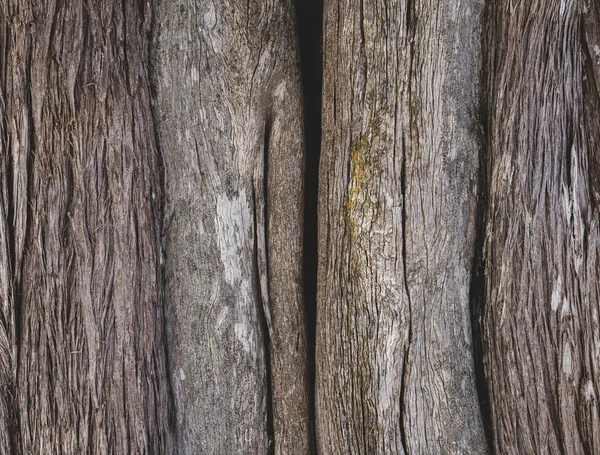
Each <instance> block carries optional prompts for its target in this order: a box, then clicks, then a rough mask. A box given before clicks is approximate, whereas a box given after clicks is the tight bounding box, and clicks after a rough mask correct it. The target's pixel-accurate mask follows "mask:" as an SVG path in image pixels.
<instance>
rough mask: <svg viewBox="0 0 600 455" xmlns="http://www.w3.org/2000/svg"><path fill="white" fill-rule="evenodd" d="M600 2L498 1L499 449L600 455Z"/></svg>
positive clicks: (489, 253) (493, 303)
mask: <svg viewBox="0 0 600 455" xmlns="http://www.w3.org/2000/svg"><path fill="white" fill-rule="evenodd" d="M598 20H599V16H598V5H597V2H589V3H588V2H584V1H573V2H566V1H559V0H552V1H541V0H537V1H531V2H511V1H498V2H493V3H491V5H490V16H489V37H488V52H489V58H488V63H487V71H488V74H489V82H488V84H489V99H488V103H489V106H488V108H489V118H488V122H489V137H488V140H489V148H488V150H487V169H488V173H489V174H488V181H489V189H490V194H489V207H488V214H487V219H488V224H487V231H486V246H485V260H486V280H485V281H486V294H485V295H486V309H485V316H484V341H485V345H484V348H485V360H486V374H487V378H488V385H489V391H490V400H491V418H492V425H493V431H494V446H495V449H496V452H497V453H506V454H517V453H518V454H537V453H564V454H583V453H599V452H600V420H599V408H598V393H599V392H600V389H599V386H600V382H599V379H598V378H599V375H598V372H599V368H600V351H599V350H598V347H599V346H600V330H599V329H600V326H599V309H600V308H599V305H600V287H599V283H598V277H599V276H600V225H599V222H600V216H599V213H598V207H599V206H598V179H599V177H600V174H599V172H600V168H599V167H598V164H599V160H598V156H599V149H598V144H599V141H598V139H599V137H600V122H599V121H598V113H599V110H598V106H599V103H598V74H599V73H598V68H599V66H598V64H599V63H600V60H599V58H600V48H599V47H598V44H599V43H598V41H597V36H598V32H599V29H598V26H599V25H600V23H599V22H598Z"/></svg>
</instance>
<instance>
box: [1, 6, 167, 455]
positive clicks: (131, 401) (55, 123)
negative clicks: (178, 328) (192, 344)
mask: <svg viewBox="0 0 600 455" xmlns="http://www.w3.org/2000/svg"><path fill="white" fill-rule="evenodd" d="M149 32H150V10H149V7H148V4H147V3H146V2H143V1H136V0H127V1H125V0H123V1H115V0H105V1H95V2H91V1H72V2H61V1H52V0H44V1H37V2H29V1H22V0H14V1H13V0H9V1H0V50H1V59H0V61H1V66H0V85H1V93H0V97H1V100H0V109H1V129H0V132H1V140H0V185H1V189H2V199H1V208H0V241H1V242H2V247H1V248H2V250H1V251H2V252H1V253H0V260H1V272H0V299H1V302H2V305H1V307H0V311H1V317H0V367H1V368H2V373H1V375H0V381H1V382H2V383H1V386H2V394H3V397H2V400H1V401H0V407H1V408H2V409H1V410H0V419H1V420H2V428H1V429H0V431H1V433H2V434H1V435H0V444H1V446H0V452H1V453H10V452H13V453H47V454H51V453H168V452H169V450H170V435H169V429H168V428H167V426H166V422H168V419H167V415H166V410H167V409H168V403H167V397H168V393H167V387H166V384H167V376H166V368H165V349H164V336H163V314H162V305H161V304H160V302H161V297H160V296H161V292H162V289H161V284H160V283H161V279H160V268H159V265H158V258H159V240H160V239H159V230H158V229H157V227H156V226H157V223H159V222H160V219H161V207H160V203H159V201H161V192H160V185H159V181H158V173H157V170H158V166H157V158H158V154H157V148H156V145H155V142H154V132H153V123H152V117H151V115H150V97H149V81H148V65H147V56H148V38H149ZM7 406H8V410H7ZM7 421H8V423H7ZM7 427H8V428H9V430H10V431H6V430H7Z"/></svg>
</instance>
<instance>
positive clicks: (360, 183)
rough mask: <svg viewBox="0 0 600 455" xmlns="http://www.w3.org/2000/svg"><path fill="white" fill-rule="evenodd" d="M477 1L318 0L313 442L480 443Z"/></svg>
mask: <svg viewBox="0 0 600 455" xmlns="http://www.w3.org/2000/svg"><path fill="white" fill-rule="evenodd" d="M482 25H483V14H482V2H480V1H478V0H469V1H466V2H462V4H461V5H460V7H459V6H458V5H457V4H456V3H455V2H450V1H444V2H442V3H441V5H438V4H437V3H435V2H429V1H424V0H417V1H414V2H409V1H403V0H395V1H392V2H377V1H364V0H360V1H359V0H346V1H343V2H333V1H326V2H325V28H324V31H325V36H324V52H325V55H324V65H325V67H324V91H323V103H324V106H323V148H322V154H323V155H322V161H321V168H320V195H319V198H320V199H319V285H318V296H317V354H316V355H317V384H316V413H317V440H318V447H319V450H320V452H322V453H327V454H338V453H340V454H341V453H414V454H417V453H428V454H438V453H439V454H442V453H444V454H445V453H465V454H466V453H468V454H473V453H486V452H487V445H486V440H485V436H484V432H483V427H482V423H481V418H480V412H479V406H478V401H477V392H476V388H475V377H474V369H473V354H472V338H471V326H470V307H469V286H470V278H471V266H472V262H473V251H474V239H475V221H474V220H475V208H476V199H477V172H478V159H479V158H478V157H479V151H480V146H481V145H480V127H479V123H478V102H479V77H480V64H479V57H480V49H481V30H482Z"/></svg>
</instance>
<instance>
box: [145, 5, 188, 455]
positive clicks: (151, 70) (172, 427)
mask: <svg viewBox="0 0 600 455" xmlns="http://www.w3.org/2000/svg"><path fill="white" fill-rule="evenodd" d="M150 7H151V8H152V9H151V11H150V31H149V33H150V36H149V39H148V82H149V90H150V115H151V118H152V131H153V133H154V143H155V146H156V160H157V163H156V164H157V172H158V185H159V188H158V190H159V191H160V202H159V206H158V214H157V220H156V223H157V237H158V239H157V242H158V245H157V248H158V257H157V260H158V265H157V268H158V279H159V280H160V296H159V298H160V301H159V305H160V308H159V311H161V312H162V318H163V324H164V325H163V329H162V330H163V340H164V345H163V346H161V349H163V354H164V356H165V373H166V378H165V381H166V391H167V394H168V397H167V407H168V409H167V411H166V414H167V418H168V422H166V427H167V428H168V431H170V433H171V437H172V438H173V451H174V453H178V452H179V449H180V448H179V447H178V434H177V433H178V430H179V429H178V428H177V424H176V422H177V414H176V408H175V391H174V389H173V383H172V381H171V375H170V365H171V364H170V359H169V355H170V352H169V347H168V346H169V332H168V320H169V316H168V308H167V298H166V292H165V291H166V287H167V286H166V284H167V283H166V263H167V251H166V249H165V235H166V229H167V227H168V222H169V220H170V216H166V215H167V213H166V212H167V200H166V182H165V173H166V172H165V157H164V156H163V150H162V147H161V144H160V137H159V131H158V121H157V114H156V109H155V103H156V96H157V89H156V87H157V84H156V79H155V77H156V67H155V61H156V40H157V37H158V25H157V22H156V20H157V19H156V15H157V11H158V0H152V4H151V6H150ZM196 153H197V154H198V144H197V143H196Z"/></svg>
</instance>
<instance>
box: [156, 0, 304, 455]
mask: <svg viewBox="0 0 600 455" xmlns="http://www.w3.org/2000/svg"><path fill="white" fill-rule="evenodd" d="M291 13H292V10H291V3H290V2H288V1H284V2H280V1H259V0H251V1H232V2H206V1H199V0H198V1H191V2H186V3H185V4H182V3H181V2H174V1H171V0H159V1H158V10H157V23H156V25H155V39H154V41H155V45H156V55H155V57H154V67H155V70H156V78H155V81H154V83H155V85H156V116H155V120H156V122H157V125H158V131H159V143H160V147H161V151H162V154H163V156H164V163H165V182H166V197H167V209H166V220H165V232H164V236H165V237H164V248H165V251H166V264H165V279H166V282H165V286H166V305H167V307H168V323H169V331H168V338H169V365H170V372H171V381H172V386H173V391H174V398H175V403H176V408H175V411H176V412H175V413H176V426H177V445H178V449H179V452H180V453H215V454H217V453H219V454H232V453H257V454H258V453H267V451H268V450H269V447H270V446H271V445H272V444H273V441H272V440H270V438H272V437H273V436H274V448H275V453H306V452H307V451H308V396H307V388H306V374H307V364H306V331H305V323H304V310H303V300H302V283H301V278H302V270H301V264H302V263H301V259H302V197H303V178H302V176H303V135H302V125H301V120H302V115H301V113H302V104H301V97H300V81H299V74H298V68H297V55H296V51H295V49H296V44H295V42H294V36H293V35H294V34H293V30H294V27H293V20H292V17H291Z"/></svg>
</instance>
